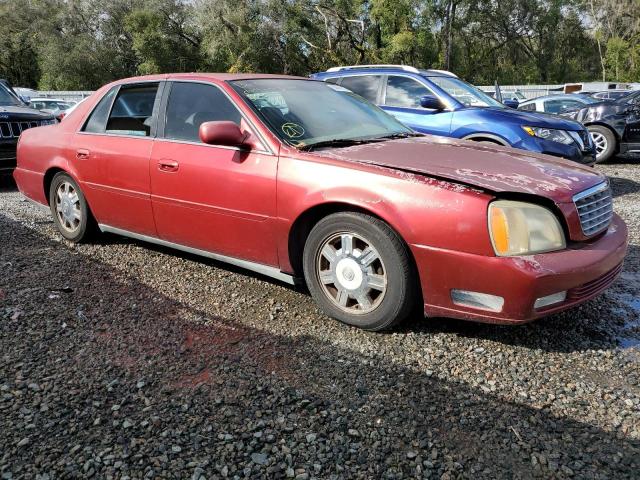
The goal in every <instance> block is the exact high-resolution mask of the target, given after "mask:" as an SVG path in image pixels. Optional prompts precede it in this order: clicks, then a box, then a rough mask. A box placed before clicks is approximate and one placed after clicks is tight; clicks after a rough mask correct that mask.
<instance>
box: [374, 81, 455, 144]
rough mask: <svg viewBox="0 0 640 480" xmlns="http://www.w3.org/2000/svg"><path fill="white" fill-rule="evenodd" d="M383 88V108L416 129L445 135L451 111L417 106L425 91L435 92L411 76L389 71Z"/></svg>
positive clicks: (447, 132)
mask: <svg viewBox="0 0 640 480" xmlns="http://www.w3.org/2000/svg"><path fill="white" fill-rule="evenodd" d="M385 80H386V81H385V85H384V88H383V91H382V106H383V108H384V109H385V110H386V111H388V112H389V113H391V114H392V115H393V116H395V117H396V118H397V119H398V120H400V121H401V122H402V123H404V124H405V125H407V126H409V127H411V128H412V129H414V130H415V131H417V132H422V133H431V134H434V135H445V136H448V135H449V134H450V133H451V120H452V118H453V112H450V111H446V110H431V109H428V108H423V107H421V106H420V99H421V98H422V97H423V96H425V95H432V96H435V97H437V95H436V94H435V93H434V92H433V91H432V90H431V89H429V88H428V87H427V86H426V85H424V84H422V83H420V82H419V81H417V80H416V79H414V78H411V77H406V76H401V75H388V76H386V78H385Z"/></svg>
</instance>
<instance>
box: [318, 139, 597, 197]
mask: <svg viewBox="0 0 640 480" xmlns="http://www.w3.org/2000/svg"><path fill="white" fill-rule="evenodd" d="M317 153H318V154H320V155H322V156H327V157H331V158H336V159H340V160H345V161H356V162H361V163H368V164H373V165H378V166H382V167H388V168H394V169H398V170H403V171H407V172H413V173H418V174H424V175H427V176H432V177H437V178H441V179H446V180H450V181H453V182H456V183H462V184H465V185H470V186H474V187H479V188H482V189H485V190H489V191H491V192H515V193H526V194H532V195H539V196H543V197H547V198H550V199H551V200H553V201H554V202H556V203H568V202H572V201H573V200H572V197H573V196H574V195H575V194H576V193H578V192H581V191H583V190H586V189H588V188H590V187H593V186H594V185H597V184H599V183H601V182H603V181H605V179H606V177H604V176H603V175H601V174H599V173H597V172H596V171H595V170H594V169H593V168H591V167H585V166H582V165H579V164H577V163H574V162H571V161H569V160H563V159H559V158H555V157H551V156H548V155H541V154H536V153H530V152H526V151H523V150H515V149H512V148H507V147H500V146H497V145H496V146H493V145H489V144H480V143H476V142H471V141H462V140H455V139H451V138H444V137H435V136H430V135H426V136H421V137H412V138H407V139H400V140H390V141H386V142H378V143H367V144H362V145H354V146H351V147H347V148H330V149H324V150H321V151H317Z"/></svg>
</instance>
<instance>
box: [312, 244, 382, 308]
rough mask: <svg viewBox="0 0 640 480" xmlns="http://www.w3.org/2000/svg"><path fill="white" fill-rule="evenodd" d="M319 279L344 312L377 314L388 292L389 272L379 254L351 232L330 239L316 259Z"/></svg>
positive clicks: (331, 299)
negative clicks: (376, 311)
mask: <svg viewBox="0 0 640 480" xmlns="http://www.w3.org/2000/svg"><path fill="white" fill-rule="evenodd" d="M316 275H317V276H318V280H319V282H320V285H321V287H322V291H323V293H324V294H325V295H326V296H327V298H329V300H330V301H331V302H332V303H333V304H334V305H336V306H337V307H338V308H340V309H341V310H343V311H344V312H347V313H350V314H364V313H369V312H371V311H373V310H375V309H376V308H377V307H378V305H380V303H381V302H382V299H383V298H384V296H385V293H386V290H387V272H386V270H385V266H384V263H383V262H382V259H381V258H380V254H379V253H378V251H377V250H376V249H375V248H374V247H373V246H372V245H371V242H369V241H368V240H367V239H365V238H363V237H361V236H359V235H356V234H354V233H351V232H341V233H336V234H334V235H332V236H331V237H329V238H327V239H326V240H325V241H324V242H323V244H322V245H321V247H320V249H319V250H318V254H317V257H316Z"/></svg>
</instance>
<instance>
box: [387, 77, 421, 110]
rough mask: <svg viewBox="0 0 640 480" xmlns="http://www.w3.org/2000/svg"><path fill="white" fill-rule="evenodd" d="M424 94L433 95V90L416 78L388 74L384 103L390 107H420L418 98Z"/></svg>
mask: <svg viewBox="0 0 640 480" xmlns="http://www.w3.org/2000/svg"><path fill="white" fill-rule="evenodd" d="M425 95H433V92H431V90H429V89H428V88H427V87H425V86H424V85H422V84H421V83H419V82H417V81H416V80H413V79H412V78H408V77H398V76H394V75H390V76H389V78H388V79H387V94H386V96H385V102H384V104H385V105H388V106H390V107H406V108H420V98H421V97H424V96H425Z"/></svg>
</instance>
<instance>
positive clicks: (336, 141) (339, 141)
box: [298, 132, 422, 151]
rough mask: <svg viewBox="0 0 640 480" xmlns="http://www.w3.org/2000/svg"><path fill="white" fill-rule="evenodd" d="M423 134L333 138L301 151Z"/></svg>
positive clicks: (408, 133) (399, 133)
mask: <svg viewBox="0 0 640 480" xmlns="http://www.w3.org/2000/svg"><path fill="white" fill-rule="evenodd" d="M419 136H422V134H421V133H415V132H398V133H391V134H389V135H383V136H381V137H369V138H332V139H329V140H322V141H319V142H315V143H310V144H308V145H299V146H298V148H299V149H300V150H307V151H309V150H313V149H314V148H318V147H349V146H351V145H362V144H365V143H375V142H384V141H385V140H391V139H394V138H408V137H419Z"/></svg>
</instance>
